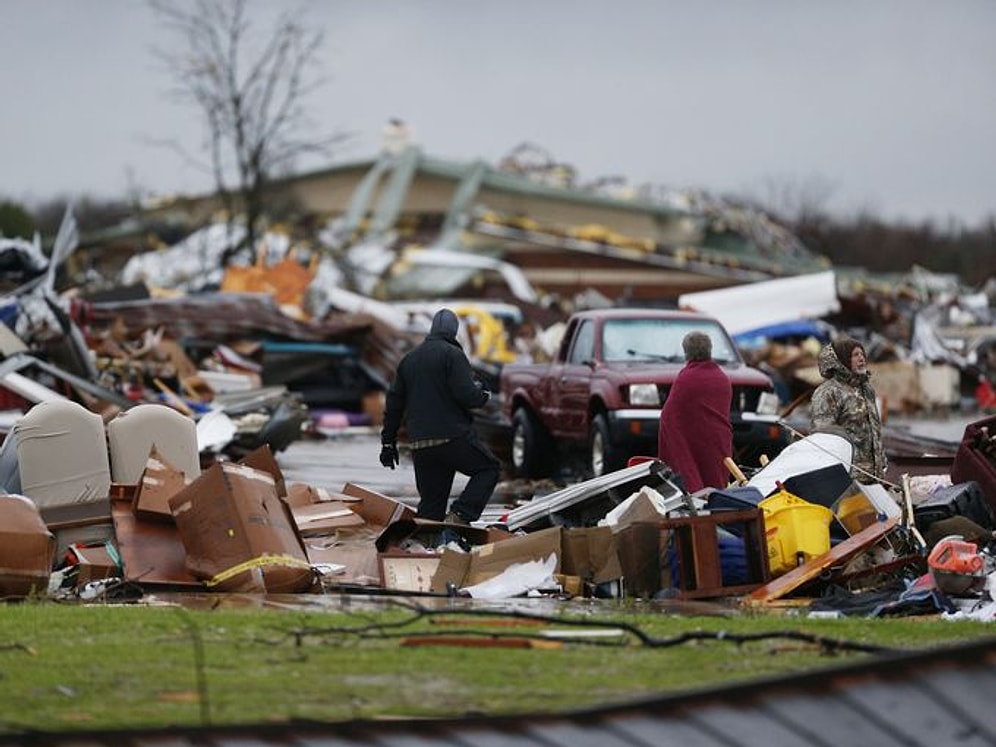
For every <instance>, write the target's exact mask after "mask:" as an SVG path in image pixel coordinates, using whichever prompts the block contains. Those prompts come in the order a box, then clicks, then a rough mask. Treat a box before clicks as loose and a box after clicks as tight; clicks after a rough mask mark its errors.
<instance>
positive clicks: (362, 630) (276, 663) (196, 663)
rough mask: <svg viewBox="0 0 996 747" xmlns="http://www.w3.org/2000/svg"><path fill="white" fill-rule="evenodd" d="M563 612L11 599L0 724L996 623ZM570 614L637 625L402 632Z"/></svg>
mask: <svg viewBox="0 0 996 747" xmlns="http://www.w3.org/2000/svg"><path fill="white" fill-rule="evenodd" d="M564 609H565V615H566V616H565V617H564V620H563V621H561V622H545V623H543V624H541V625H536V624H527V621H526V620H523V619H515V620H514V622H515V623H516V624H515V625H514V626H511V627H510V626H503V627H499V626H496V625H495V624H494V623H493V620H494V618H492V617H484V616H475V615H473V613H470V612H467V611H466V610H464V611H457V610H452V611H450V612H445V611H443V612H438V613H432V612H430V613H427V614H425V615H421V616H419V615H417V614H415V613H413V612H411V611H408V610H402V609H394V608H389V609H384V610H370V609H367V610H362V611H359V610H358V611H355V612H340V611H336V612H310V611H309V612H297V611H289V610H287V609H281V610H272V609H259V608H253V609H216V610H190V609H183V608H179V607H169V606H140V605H124V604H120V605H92V606H83V605H60V604H54V603H47V602H39V603H34V602H30V601H29V602H25V603H21V604H11V605H7V606H4V607H3V608H0V641H2V643H0V732H12V731H22V730H32V729H42V730H57V731H61V730H74V731H85V730H91V729H114V728H149V727H159V726H167V725H206V724H213V725H220V724H247V723H249V724H252V723H262V722H270V721H281V720H287V719H314V720H322V721H341V720H346V719H352V718H375V717H417V716H454V715H460V714H466V713H484V714H507V713H535V712H539V711H557V710H565V709H573V708H580V707H586V706H593V705H596V704H604V703H612V702H619V701H624V700H628V699H632V698H636V697H641V696H649V695H659V694H664V693H668V692H677V691H682V690H687V689H691V688H700V687H706V686H710V685H717V684H720V683H728V682H733V681H743V680H745V679H752V678H757V677H765V676H770V675H775V674H780V673H786V672H792V671H801V670H807V669H812V668H815V667H825V666H831V665H835V664H844V663H848V662H853V661H858V660H859V659H860V658H861V657H867V656H869V655H874V653H870V651H871V649H872V648H874V647H884V648H888V649H901V650H912V649H921V648H926V647H932V646H938V645H944V644H947V643H953V642H956V641H965V640H969V639H977V638H980V637H983V636H988V635H991V634H992V633H991V626H990V625H989V624H986V623H978V622H970V621H957V622H952V621H945V620H941V619H939V618H937V617H917V618H898V619H806V618H804V617H800V616H786V615H761V614H739V615H736V616H733V617H722V616H697V617H686V616H675V615H668V614H663V613H660V612H653V611H650V610H645V609H638V610H634V609H633V608H632V606H631V605H626V604H624V603H622V602H610V601H606V602H604V603H599V604H597V605H590V604H587V603H583V604H577V605H574V606H572V605H570V604H569V605H565V607H564ZM594 610H597V612H594ZM568 612H569V613H570V614H569V615H567V613H568ZM569 623H578V624H580V625H584V626H591V625H593V624H596V623H597V624H599V625H604V626H611V625H613V624H621V625H624V626H631V628H630V629H629V630H628V631H627V632H626V635H625V636H623V637H622V638H619V639H613V641H614V644H613V645H606V639H602V638H600V639H597V640H600V641H601V644H600V645H595V644H593V643H590V642H589V643H581V642H568V643H565V644H564V645H563V646H562V647H560V648H483V647H482V648H467V647H459V646H440V645H424V646H405V645H402V644H403V642H404V637H405V636H413V635H432V636H439V635H464V636H466V635H471V634H476V635H479V636H480V635H483V636H511V635H514V636H536V635H538V634H539V633H540V632H541V631H543V630H550V629H554V628H555V629H557V630H564V629H567V628H568V626H569ZM578 629H579V630H588V629H589V628H588V627H582V628H578ZM719 632H723V633H724V637H722V638H718V637H717V636H715V634H717V633H719ZM773 633H787V634H790V635H786V636H781V635H772V636H770V637H769V634H773ZM808 636H812V637H814V638H815V639H817V641H816V642H810V641H809V640H807V637H808ZM739 637H747V638H753V640H745V641H739V640H738V638H739ZM543 640H545V641H549V639H543ZM836 644H840V645H836ZM865 649H867V650H865Z"/></svg>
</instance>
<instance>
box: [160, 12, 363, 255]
mask: <svg viewBox="0 0 996 747" xmlns="http://www.w3.org/2000/svg"><path fill="white" fill-rule="evenodd" d="M148 2H149V5H150V7H151V8H152V9H153V11H154V12H155V13H156V14H157V15H158V16H159V18H160V19H161V20H162V21H163V23H164V25H165V26H166V27H167V28H168V29H169V30H170V31H171V32H172V34H173V36H174V38H175V39H176V40H177V41H178V42H179V43H178V44H177V45H175V46H170V47H167V48H158V49H156V50H155V54H156V55H157V57H159V59H160V60H162V61H163V62H164V63H165V64H166V65H167V66H168V71H169V73H170V75H171V76H172V77H173V79H174V81H175V83H176V86H177V90H176V93H177V95H178V96H180V98H181V99H182V100H184V101H186V102H189V103H193V104H194V105H195V106H196V107H198V108H199V109H200V112H201V114H202V115H203V123H204V127H205V134H206V140H205V142H204V144H203V149H204V150H206V151H207V153H208V154H209V156H210V165H209V168H210V171H211V173H212V174H213V178H214V181H215V186H216V189H217V192H218V195H219V197H220V198H221V199H222V201H223V202H224V204H225V205H226V207H228V208H229V215H234V213H235V212H236V210H235V208H236V207H240V208H241V210H242V211H243V212H244V215H245V223H246V230H247V235H246V241H247V243H248V249H249V253H250V254H251V255H252V254H254V252H255V247H256V238H257V236H258V235H259V233H260V232H261V230H262V226H261V222H262V219H264V218H265V215H266V213H265V208H266V195H267V187H268V184H269V182H270V180H271V179H273V178H274V177H275V176H277V175H278V174H281V173H287V172H289V171H290V169H291V168H292V167H293V165H294V163H295V161H296V159H298V158H299V157H300V156H302V155H304V154H306V153H321V154H325V155H330V154H331V151H332V148H333V147H334V146H335V145H336V144H338V143H340V142H342V141H343V140H344V139H345V137H346V136H345V135H343V134H332V135H326V136H324V137H308V136H307V135H306V131H307V130H308V129H309V127H308V126H309V125H310V122H309V121H308V118H307V116H306V115H307V110H306V107H305V101H306V99H307V98H308V97H309V95H311V94H312V93H314V92H315V91H316V90H317V89H318V88H319V87H320V86H321V85H322V84H323V83H324V80H323V79H322V77H321V76H320V75H319V74H318V71H317V69H316V64H317V59H316V57H317V53H318V51H319V49H320V47H321V45H322V42H323V39H324V35H323V33H322V32H321V31H311V30H308V29H306V28H305V26H304V25H303V24H302V21H301V18H302V14H301V13H300V12H299V13H294V14H292V13H283V14H281V15H280V16H279V18H278V19H277V21H276V23H275V25H274V27H273V28H272V30H271V31H270V32H269V36H268V37H266V38H264V39H262V41H261V44H260V45H259V46H255V45H254V41H253V39H252V38H251V37H250V31H251V29H252V24H251V22H250V19H249V14H248V13H247V0H194V1H193V2H176V0H148Z"/></svg>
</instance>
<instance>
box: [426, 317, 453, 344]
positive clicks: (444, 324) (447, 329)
mask: <svg viewBox="0 0 996 747" xmlns="http://www.w3.org/2000/svg"><path fill="white" fill-rule="evenodd" d="M459 329H460V319H459V318H458V317H457V315H456V314H454V313H453V312H452V311H450V310H449V309H440V310H439V311H437V312H436V314H435V316H433V317H432V326H430V327H429V337H441V338H443V339H445V340H449V341H450V342H456V341H457V339H456V336H457V330H459Z"/></svg>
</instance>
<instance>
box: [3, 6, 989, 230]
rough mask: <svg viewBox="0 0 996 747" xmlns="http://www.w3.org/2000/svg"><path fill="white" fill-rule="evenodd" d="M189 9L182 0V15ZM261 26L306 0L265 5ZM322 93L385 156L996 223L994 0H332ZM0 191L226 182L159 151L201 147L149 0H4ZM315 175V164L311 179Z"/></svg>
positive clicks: (312, 19)
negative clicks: (815, 194) (391, 138)
mask: <svg viewBox="0 0 996 747" xmlns="http://www.w3.org/2000/svg"><path fill="white" fill-rule="evenodd" d="M183 1H184V0H176V2H183ZM255 7H257V8H258V13H257V15H255V16H254V20H255V21H256V22H257V24H258V25H259V26H260V30H265V29H266V28H269V25H270V19H271V18H272V16H273V13H274V10H275V9H277V8H281V7H287V8H299V7H301V3H300V2H284V0H262V1H261V2H257V3H256V6H255ZM307 7H308V8H309V10H307V11H306V12H305V13H304V14H303V15H302V16H301V17H302V18H304V19H307V20H308V22H309V23H313V24H316V25H319V26H320V27H322V28H324V29H325V30H326V42H325V46H324V47H323V54H322V60H323V66H324V72H325V73H326V74H327V75H328V76H329V77H330V80H329V82H328V84H327V85H326V86H325V87H324V88H323V89H322V92H321V96H316V97H315V98H313V99H312V100H311V101H312V102H313V112H312V114H313V116H314V117H315V118H316V119H317V120H318V121H320V122H321V123H322V125H323V126H325V127H327V128H328V130H336V131H349V132H354V133H356V137H355V138H354V139H353V140H352V141H351V144H350V146H349V147H348V148H347V149H344V150H342V151H341V152H340V153H339V154H338V156H337V157H336V158H335V159H334V160H335V161H337V162H338V161H355V160H360V159H366V158H373V157H374V156H375V155H376V153H377V149H378V147H379V143H380V137H381V128H382V126H383V124H384V123H385V122H386V120H387V119H388V118H389V117H392V116H397V117H401V118H403V119H404V120H406V121H407V122H409V123H410V124H411V126H412V128H413V130H414V134H415V138H416V140H417V141H418V142H419V143H420V144H421V145H422V146H423V148H424V149H425V150H426V151H427V152H428V153H429V154H431V155H434V156H438V157H442V158H451V159H458V160H462V159H467V160H470V159H474V158H483V159H485V160H487V161H489V162H491V163H496V162H497V161H498V160H499V159H500V158H501V157H502V156H504V155H505V154H507V153H508V152H509V151H511V150H512V149H513V148H514V147H515V146H517V145H519V144H520V143H523V142H530V143H534V144H536V145H539V146H541V147H542V148H544V149H545V150H547V151H549V152H550V153H551V154H552V155H553V157H554V158H555V159H556V160H558V161H562V162H567V163H570V164H572V165H574V166H575V167H576V168H577V169H578V171H579V174H580V178H581V180H582V181H590V180H594V179H596V178H598V177H601V176H609V175H620V176H624V177H626V178H627V179H628V180H629V181H630V182H631V183H633V184H643V183H653V184H659V185H665V186H668V187H672V188H675V189H685V188H704V189H707V190H710V191H713V192H715V193H718V194H729V193H736V194H750V195H753V196H755V197H760V198H767V197H770V196H771V194H772V192H771V189H772V185H782V186H784V185H789V186H793V185H795V186H796V187H801V188H805V189H811V188H813V187H826V188H827V189H828V190H829V193H830V197H829V199H828V200H827V203H826V205H825V207H827V208H828V209H830V210H832V211H834V212H835V213H837V214H839V215H845V216H846V215H853V214H854V213H855V212H856V211H858V210H870V211H872V212H874V213H876V214H878V215H880V216H881V217H883V218H886V219H889V220H896V219H902V220H907V221H915V222H919V221H921V220H924V219H927V218H930V219H933V220H937V221H941V222H944V223H946V222H947V221H948V220H949V219H951V218H953V219H955V220H956V221H961V222H964V223H966V224H968V225H970V226H974V225H976V224H977V223H978V222H979V221H981V220H982V219H983V218H984V217H985V216H988V215H991V214H996V2H994V0H837V1H830V0H754V1H751V0H714V1H710V0H700V1H692V0H684V1H683V2H675V1H672V0H604V1H598V2H596V1H595V0H489V1H488V2H484V1H477V0H316V1H315V2H313V3H312V4H311V5H310V6H307ZM0 38H2V40H3V43H2V50H3V52H2V57H3V64H2V65H0V92H2V100H3V116H2V118H0V198H8V199H10V198H13V199H18V200H28V201H31V200H36V199H46V198H49V197H52V196H56V195H66V194H73V195H76V194H82V193H87V194H91V195H98V196H106V197H121V196H124V195H125V194H126V191H127V190H128V187H129V185H136V186H138V187H140V188H141V189H143V190H145V191H149V192H153V193H160V194H161V193H170V192H175V191H201V190H206V189H209V188H210V186H211V182H210V179H209V177H207V176H205V175H204V174H202V173H200V172H198V171H197V170H196V169H194V168H193V167H191V166H190V165H189V164H186V163H184V162H183V161H182V159H179V158H178V157H177V156H176V155H175V154H173V153H171V152H169V151H167V150H165V149H161V148H156V147H153V146H152V145H150V144H149V143H148V140H149V139H150V138H160V139H162V138H176V139H179V140H184V141H186V142H188V143H189V144H190V145H191V147H195V146H196V144H197V143H198V142H199V140H200V135H201V129H200V127H201V125H200V119H199V118H198V113H197V111H196V110H194V109H192V108H190V107H189V106H187V107H185V106H182V105H179V104H177V103H176V102H174V101H173V100H172V99H170V98H169V97H168V96H167V95H166V91H167V89H168V87H169V83H170V81H169V79H168V77H167V76H166V74H165V73H164V72H162V71H161V69H160V68H159V66H158V63H157V62H156V60H155V59H154V58H153V55H152V53H151V48H152V46H153V45H155V44H162V43H164V42H165V41H167V40H168V39H169V37H167V36H164V33H163V31H162V30H161V29H157V25H156V22H155V16H154V14H153V13H152V12H151V11H150V10H149V9H148V7H147V6H146V5H145V3H144V2H142V1H141V0H0ZM314 165H315V164H304V166H308V167H310V166H314Z"/></svg>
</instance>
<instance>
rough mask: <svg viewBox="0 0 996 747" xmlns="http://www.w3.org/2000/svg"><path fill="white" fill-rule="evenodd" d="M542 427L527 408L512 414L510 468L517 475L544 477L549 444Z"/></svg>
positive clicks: (547, 461)
mask: <svg viewBox="0 0 996 747" xmlns="http://www.w3.org/2000/svg"><path fill="white" fill-rule="evenodd" d="M542 427H543V426H541V425H540V424H539V423H537V422H536V418H534V417H533V416H532V415H531V414H530V413H529V411H528V410H524V409H518V410H516V411H515V414H514V415H513V416H512V469H513V471H514V472H515V475H516V476H517V477H545V473H546V470H547V469H548V463H549V446H548V444H547V443H546V438H545V436H544V434H543V433H542Z"/></svg>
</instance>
